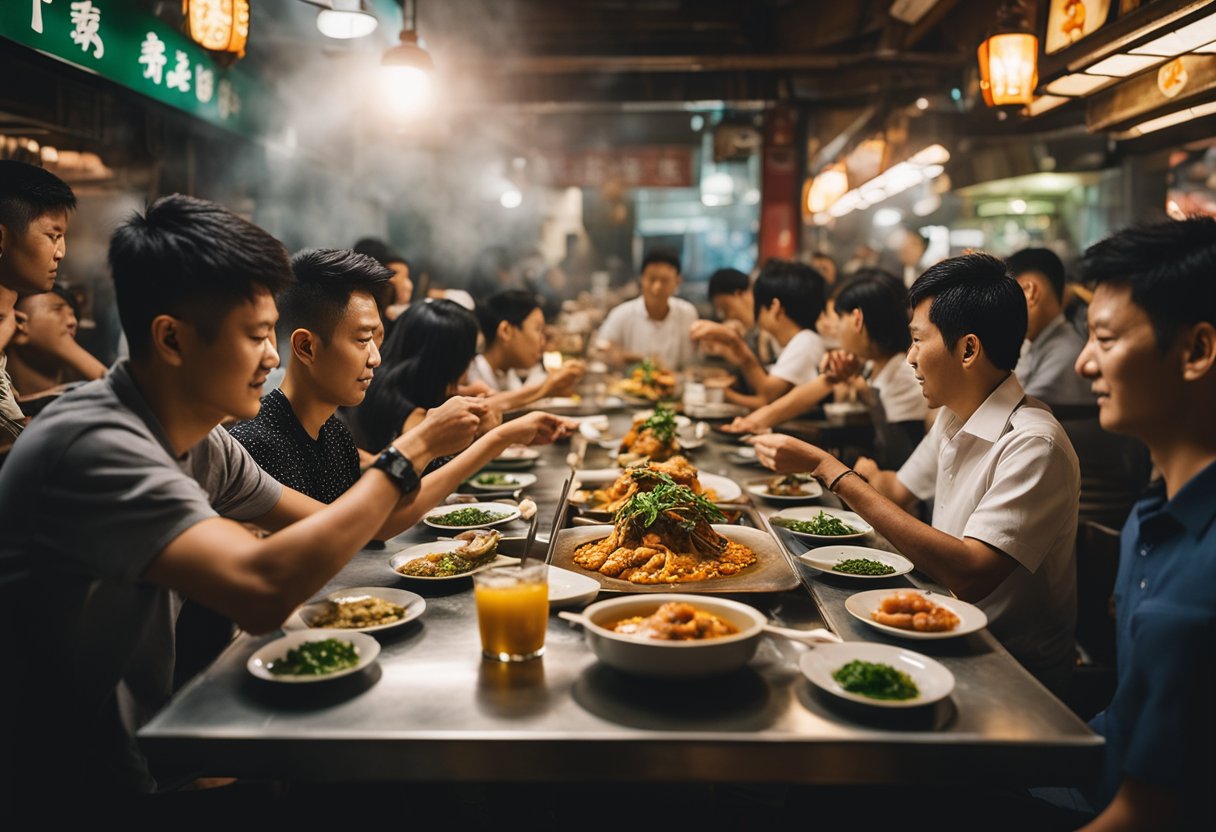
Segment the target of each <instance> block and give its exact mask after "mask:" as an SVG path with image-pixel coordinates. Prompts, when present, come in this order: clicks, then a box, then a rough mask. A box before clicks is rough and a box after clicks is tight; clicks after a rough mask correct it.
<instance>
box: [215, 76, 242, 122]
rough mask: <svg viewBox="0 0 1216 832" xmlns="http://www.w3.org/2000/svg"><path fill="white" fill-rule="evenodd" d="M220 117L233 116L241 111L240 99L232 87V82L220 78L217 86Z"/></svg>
mask: <svg viewBox="0 0 1216 832" xmlns="http://www.w3.org/2000/svg"><path fill="white" fill-rule="evenodd" d="M218 92H219V107H220V118H228V117H229V116H235V115H237V114H238V113H240V112H241V99H240V97H239V96H238V95H237V94H236V90H234V89H233V88H232V82H230V81H229V80H228V79H227V78H221V79H220V83H219V86H218Z"/></svg>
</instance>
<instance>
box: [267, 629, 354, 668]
mask: <svg viewBox="0 0 1216 832" xmlns="http://www.w3.org/2000/svg"><path fill="white" fill-rule="evenodd" d="M358 663H359V648H357V647H355V645H353V644H351V643H350V642H349V641H341V640H340V639H336V638H327V639H324V640H323V641H306V642H304V643H303V644H301V645H300V646H299V647H296V648H293V649H291V650H288V651H287V655H286V656H284V657H283V658H281V659H278V660H277V661H273V662H271V663H270V665H269V669H270V672H271V673H273V674H275V675H276V676H325V675H326V674H329V673H336V672H337V671H339V670H344V669H345V668H348V667H354V666H355V665H357V664H358Z"/></svg>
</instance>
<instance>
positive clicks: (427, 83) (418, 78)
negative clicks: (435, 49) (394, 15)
mask: <svg viewBox="0 0 1216 832" xmlns="http://www.w3.org/2000/svg"><path fill="white" fill-rule="evenodd" d="M401 10H402V15H403V18H404V26H403V28H402V30H401V42H400V43H399V44H397V45H396V46H394V47H393V48H392V49H389V50H388V51H387V52H385V53H384V57H383V58H382V59H381V60H380V75H381V78H382V81H383V89H384V92H385V95H386V96H388V98H389V101H390V105H391V106H392V108H393V109H395V110H396V111H398V113H400V114H402V115H408V114H411V113H416V112H417V111H419V110H420V109H424V108H425V107H426V106H427V105H428V104H429V103H430V99H431V80H432V75H433V73H434V71H435V62H434V61H433V60H431V55H430V53H429V52H427V51H426V50H425V49H423V48H422V46H421V45H419V43H418V32H417V31H416V24H415V16H416V10H415V4H414V0H402V4H401Z"/></svg>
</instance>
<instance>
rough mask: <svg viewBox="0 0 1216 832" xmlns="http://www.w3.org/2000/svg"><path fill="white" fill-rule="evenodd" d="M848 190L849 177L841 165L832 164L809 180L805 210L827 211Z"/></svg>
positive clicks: (814, 211)
mask: <svg viewBox="0 0 1216 832" xmlns="http://www.w3.org/2000/svg"><path fill="white" fill-rule="evenodd" d="M848 190H849V177H848V175H847V174H846V173H845V172H844V166H843V165H833V166H832V167H830V168H825V169H824V170H822V171H820V172H819V175H818V176H816V177H815V178H814V179H813V180H812V181H811V187H810V190H809V191H808V193H807V197H806V210H807V212H808V213H811V214H821V213H823V212H824V211H827V210H828V209H829V208H831V207H832V205H833V204H834V203H835V202H836V200H838V199H840V198H841V197H842V196H844V195H845V194H846V193H847V192H848Z"/></svg>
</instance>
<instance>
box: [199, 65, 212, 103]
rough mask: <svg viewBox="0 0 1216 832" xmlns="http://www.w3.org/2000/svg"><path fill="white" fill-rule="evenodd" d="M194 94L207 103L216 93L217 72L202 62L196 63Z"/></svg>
mask: <svg viewBox="0 0 1216 832" xmlns="http://www.w3.org/2000/svg"><path fill="white" fill-rule="evenodd" d="M194 95H195V97H197V98H198V100H199V101H200V102H202V103H203V104H206V103H207V102H208V101H210V100H211V97H212V96H213V95H215V72H214V70H211V69H209V68H207V67H205V66H203V65H202V64H195V65H194Z"/></svg>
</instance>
